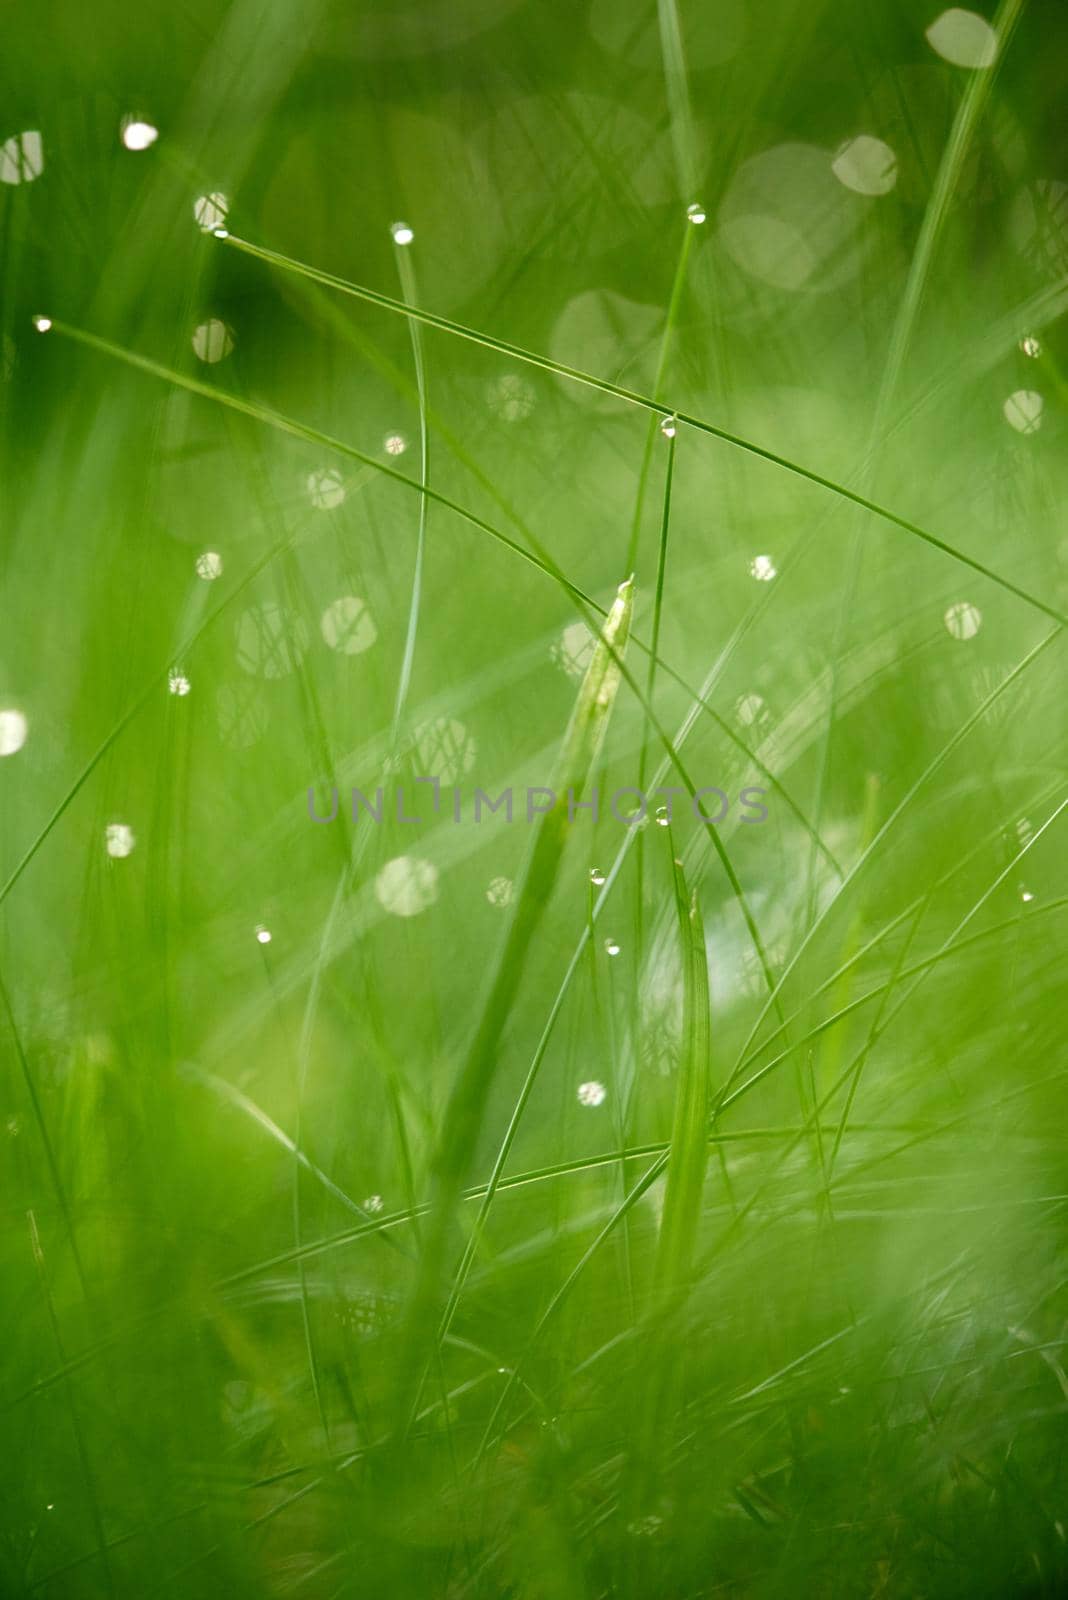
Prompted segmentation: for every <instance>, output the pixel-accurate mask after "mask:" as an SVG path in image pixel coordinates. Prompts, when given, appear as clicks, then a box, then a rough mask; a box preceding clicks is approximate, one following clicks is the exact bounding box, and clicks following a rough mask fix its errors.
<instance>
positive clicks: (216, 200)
mask: <svg viewBox="0 0 1068 1600" xmlns="http://www.w3.org/2000/svg"><path fill="white" fill-rule="evenodd" d="M229 209H230V202H229V200H228V199H227V198H226V196H225V195H224V194H223V193H222V192H221V191H220V190H216V191H215V193H214V194H202V195H198V196H197V198H196V199H195V200H194V201H193V217H194V220H195V221H196V225H197V227H198V228H199V229H200V231H201V232H202V233H217V232H218V230H219V229H220V228H222V229H223V232H224V233H225V232H226V230H225V228H223V223H224V222H225V221H226V213H227V212H228V211H229Z"/></svg>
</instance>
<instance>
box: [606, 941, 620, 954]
mask: <svg viewBox="0 0 1068 1600" xmlns="http://www.w3.org/2000/svg"><path fill="white" fill-rule="evenodd" d="M604 948H605V954H606V955H610V956H618V954H619V951H620V946H619V944H618V942H617V941H616V940H615V939H606V940H605V942H604Z"/></svg>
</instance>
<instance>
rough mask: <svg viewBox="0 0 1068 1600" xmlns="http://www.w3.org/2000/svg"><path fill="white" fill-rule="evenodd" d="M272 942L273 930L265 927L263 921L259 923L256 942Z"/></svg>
mask: <svg viewBox="0 0 1068 1600" xmlns="http://www.w3.org/2000/svg"><path fill="white" fill-rule="evenodd" d="M270 942H271V930H270V928H265V927H264V926H263V924H262V922H261V923H260V924H259V926H258V927H257V929H256V943H257V944H270Z"/></svg>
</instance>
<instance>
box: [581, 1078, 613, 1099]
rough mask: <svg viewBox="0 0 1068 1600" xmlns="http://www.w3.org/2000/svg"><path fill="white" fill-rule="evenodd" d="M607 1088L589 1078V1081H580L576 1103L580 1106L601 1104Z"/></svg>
mask: <svg viewBox="0 0 1068 1600" xmlns="http://www.w3.org/2000/svg"><path fill="white" fill-rule="evenodd" d="M607 1094H608V1090H607V1089H606V1088H605V1086H604V1084H603V1083H598V1082H597V1081H596V1079H591V1080H590V1082H589V1083H580V1084H579V1086H578V1103H579V1105H580V1106H602V1105H604V1102H605V1097H606V1095H607Z"/></svg>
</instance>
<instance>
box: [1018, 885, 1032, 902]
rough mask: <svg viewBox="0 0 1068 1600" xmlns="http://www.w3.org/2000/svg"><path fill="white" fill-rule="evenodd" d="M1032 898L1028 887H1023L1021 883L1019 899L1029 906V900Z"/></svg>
mask: <svg viewBox="0 0 1068 1600" xmlns="http://www.w3.org/2000/svg"><path fill="white" fill-rule="evenodd" d="M1034 898H1035V897H1034V895H1033V894H1032V892H1031V890H1030V889H1025V888H1024V886H1023V884H1021V885H1020V899H1021V900H1022V901H1023V903H1024V905H1025V906H1029V905H1030V904H1031V901H1032V900H1033V899H1034Z"/></svg>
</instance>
